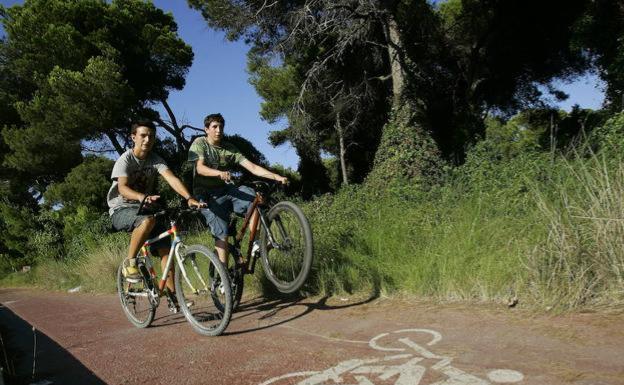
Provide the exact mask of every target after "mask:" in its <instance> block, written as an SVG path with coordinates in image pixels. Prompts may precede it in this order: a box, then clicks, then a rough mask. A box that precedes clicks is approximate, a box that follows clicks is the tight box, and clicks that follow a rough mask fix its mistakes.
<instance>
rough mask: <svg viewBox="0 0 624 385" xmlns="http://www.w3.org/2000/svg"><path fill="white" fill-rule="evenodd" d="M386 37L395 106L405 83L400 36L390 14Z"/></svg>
mask: <svg viewBox="0 0 624 385" xmlns="http://www.w3.org/2000/svg"><path fill="white" fill-rule="evenodd" d="M386 36H387V39H388V58H389V60H390V71H391V72H390V74H391V76H392V96H393V98H392V101H393V104H394V105H396V104H397V103H398V102H399V100H400V99H401V94H402V93H403V84H404V81H405V72H404V71H403V65H402V62H401V60H400V57H399V55H400V52H399V51H400V50H401V49H402V45H401V35H400V32H399V26H398V25H397V22H396V20H395V19H394V16H393V15H392V14H390V15H389V16H388V19H387V22H386Z"/></svg>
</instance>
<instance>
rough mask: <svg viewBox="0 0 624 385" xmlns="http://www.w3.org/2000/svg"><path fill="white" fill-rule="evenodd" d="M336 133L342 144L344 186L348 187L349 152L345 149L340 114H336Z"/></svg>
mask: <svg viewBox="0 0 624 385" xmlns="http://www.w3.org/2000/svg"><path fill="white" fill-rule="evenodd" d="M336 132H338V140H339V144H340V170H341V171H342V184H343V185H345V186H347V185H348V184H349V178H348V177H347V162H346V160H345V156H346V153H347V151H346V149H345V143H344V133H343V131H342V124H341V123H340V112H339V113H337V114H336Z"/></svg>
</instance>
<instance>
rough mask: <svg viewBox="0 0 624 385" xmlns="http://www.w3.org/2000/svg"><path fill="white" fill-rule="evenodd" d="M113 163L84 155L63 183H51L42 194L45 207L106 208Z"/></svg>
mask: <svg viewBox="0 0 624 385" xmlns="http://www.w3.org/2000/svg"><path fill="white" fill-rule="evenodd" d="M113 164H114V162H113V161H112V160H110V159H108V158H104V157H96V156H87V157H85V159H84V160H83V162H82V163H80V164H79V165H78V166H76V167H75V168H73V169H72V170H71V171H70V172H69V174H67V176H66V177H65V179H64V180H63V181H62V182H57V183H53V184H52V185H50V187H48V189H47V190H46V192H45V194H44V199H45V204H46V206H48V207H54V206H56V205H61V206H63V207H64V208H66V209H72V208H75V207H77V206H83V207H88V208H90V209H92V210H93V211H95V212H98V211H106V210H107V208H108V205H107V202H106V194H107V192H108V189H109V188H110V184H111V182H110V174H111V170H112V169H113Z"/></svg>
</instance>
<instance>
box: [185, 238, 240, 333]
mask: <svg viewBox="0 0 624 385" xmlns="http://www.w3.org/2000/svg"><path fill="white" fill-rule="evenodd" d="M180 257H181V258H182V267H183V268H182V269H181V268H180V265H179V264H177V263H176V274H175V288H176V296H177V298H178V304H179V305H180V309H181V310H182V312H183V313H184V316H185V317H186V319H187V320H188V321H189V322H190V324H191V326H192V327H193V329H195V331H197V332H198V333H200V334H203V335H207V336H217V335H219V334H221V333H223V331H224V330H225V328H227V326H228V324H229V322H230V318H231V317H232V292H231V287H230V280H229V278H228V274H227V271H226V270H225V267H223V264H221V262H219V259H218V258H217V257H216V256H215V255H214V253H212V252H211V251H210V250H208V248H207V247H205V246H202V245H192V246H187V247H186V248H185V250H184V254H183V255H181V256H180Z"/></svg>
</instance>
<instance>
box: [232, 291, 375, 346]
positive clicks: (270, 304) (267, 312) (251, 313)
mask: <svg viewBox="0 0 624 385" xmlns="http://www.w3.org/2000/svg"><path fill="white" fill-rule="evenodd" d="M329 298H330V297H329V296H324V297H321V298H320V299H318V300H317V301H313V300H311V299H309V298H305V297H289V298H284V299H265V298H262V297H255V298H251V299H248V300H247V301H245V302H243V303H241V305H240V306H239V307H238V309H237V311H236V313H234V316H233V317H232V323H237V321H244V320H251V321H253V320H255V321H257V322H259V323H262V325H259V326H254V327H249V328H243V329H241V330H236V331H228V330H229V328H228V330H226V331H225V333H224V334H223V335H230V336H233V335H239V334H246V333H252V332H256V331H259V330H264V329H269V328H272V327H276V326H279V325H283V324H287V323H289V322H292V321H294V320H296V319H299V318H302V317H305V316H306V315H308V314H310V313H312V312H313V311H332V310H341V309H347V308H350V307H356V306H362V305H365V304H367V303H371V302H373V301H374V300H376V299H377V298H379V295H378V293H374V294H373V295H372V296H370V297H369V298H366V299H364V300H362V301H357V302H352V303H347V304H342V305H329V304H328V303H327V302H328V300H329ZM295 308H301V311H295V312H294V314H293V309H295ZM232 323H231V324H230V328H231V326H232Z"/></svg>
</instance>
